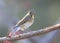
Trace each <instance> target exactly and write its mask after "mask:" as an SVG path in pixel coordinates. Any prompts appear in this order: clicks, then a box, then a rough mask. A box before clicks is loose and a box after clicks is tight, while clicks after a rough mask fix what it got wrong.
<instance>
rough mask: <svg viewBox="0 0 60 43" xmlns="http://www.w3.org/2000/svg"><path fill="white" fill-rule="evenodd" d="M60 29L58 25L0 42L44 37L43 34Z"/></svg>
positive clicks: (4, 38)
mask: <svg viewBox="0 0 60 43" xmlns="http://www.w3.org/2000/svg"><path fill="white" fill-rule="evenodd" d="M59 28H60V24H56V25H53V26H50V27H46V28H44V29H41V30H36V31H31V32H28V33H24V34H20V35H16V36H12V37H11V38H9V37H0V41H4V40H9V41H17V40H21V39H26V38H30V37H33V36H38V35H42V34H45V33H48V32H51V31H53V30H57V29H59Z"/></svg>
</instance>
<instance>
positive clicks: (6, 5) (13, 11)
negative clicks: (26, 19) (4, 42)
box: [0, 0, 60, 43]
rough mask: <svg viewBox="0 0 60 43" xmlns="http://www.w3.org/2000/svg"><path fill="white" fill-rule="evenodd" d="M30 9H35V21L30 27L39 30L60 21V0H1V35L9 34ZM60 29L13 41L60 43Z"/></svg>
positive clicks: (18, 42) (20, 42) (21, 42)
mask: <svg viewBox="0 0 60 43" xmlns="http://www.w3.org/2000/svg"><path fill="white" fill-rule="evenodd" d="M30 9H33V10H35V12H36V15H35V22H34V24H33V25H32V26H31V27H30V28H29V29H30V30H32V31H33V30H38V29H42V28H45V27H48V26H51V25H53V24H57V23H60V0H0V37H3V36H7V34H8V31H9V30H10V28H11V27H13V26H14V25H15V24H16V23H17V22H18V21H19V20H20V19H21V18H22V17H23V16H24V15H25V14H26V13H27V12H28V11H29V10H30ZM59 32H60V30H56V31H53V32H50V33H47V34H44V35H40V36H36V37H31V38H28V39H23V40H19V41H16V42H13V43H60V34H59Z"/></svg>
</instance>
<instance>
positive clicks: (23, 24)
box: [5, 10, 35, 43]
mask: <svg viewBox="0 0 60 43" xmlns="http://www.w3.org/2000/svg"><path fill="white" fill-rule="evenodd" d="M34 15H35V13H34V11H32V10H31V11H29V12H28V13H27V14H26V15H25V16H24V17H23V18H22V19H21V20H20V21H19V22H18V23H17V24H16V25H15V26H14V27H13V30H12V31H11V32H10V33H9V34H8V37H10V38H11V36H15V35H19V34H22V33H23V31H24V30H25V29H27V28H29V27H30V26H31V25H32V24H33V23H34ZM5 43H11V41H8V40H6V41H5Z"/></svg>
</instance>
